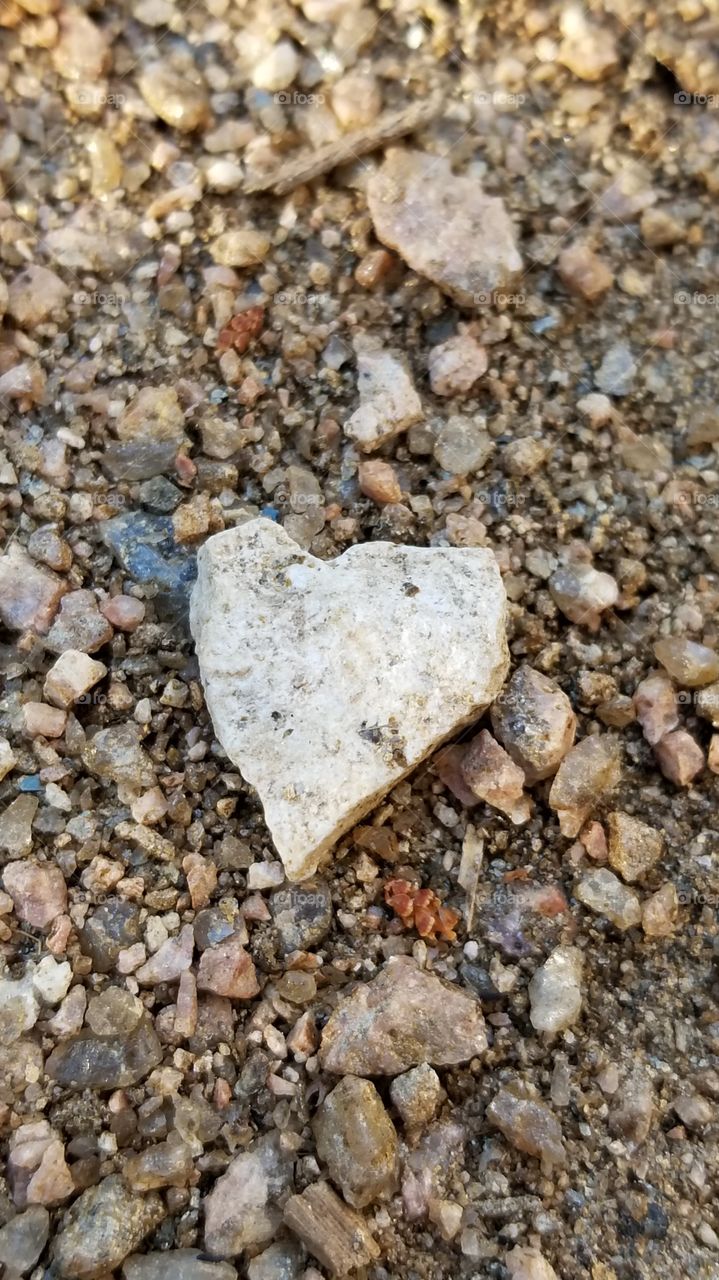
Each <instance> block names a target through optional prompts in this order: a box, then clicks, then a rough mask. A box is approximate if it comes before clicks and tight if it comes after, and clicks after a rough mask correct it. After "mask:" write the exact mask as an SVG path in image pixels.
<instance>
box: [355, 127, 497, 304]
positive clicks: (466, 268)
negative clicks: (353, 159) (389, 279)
mask: <svg viewBox="0 0 719 1280" xmlns="http://www.w3.org/2000/svg"><path fill="white" fill-rule="evenodd" d="M367 203H368V207H369V212H370V216H371V218H372V222H373V223H374V229H375V233H376V235H377V238H378V239H379V240H381V241H382V243H383V244H386V245H387V246H388V247H389V248H390V249H396V250H397V252H398V253H400V254H401V255H402V257H403V258H404V260H405V262H406V263H407V264H408V265H409V266H410V267H411V268H412V270H413V271H417V272H419V274H420V275H423V276H426V277H427V278H428V279H429V280H432V281H433V282H434V283H435V284H437V285H439V287H440V288H441V289H444V291H445V292H446V293H448V294H449V295H450V296H451V297H452V298H454V299H455V300H456V301H457V302H459V303H461V305H462V306H465V307H474V306H479V307H486V305H487V303H488V302H489V301H490V297H489V295H491V293H492V292H493V291H494V290H497V289H500V288H501V287H502V286H504V285H508V284H510V283H511V281H512V280H513V279H514V277H515V276H516V275H517V274H518V272H519V271H521V269H522V259H521V257H520V255H519V253H518V251H517V246H516V243H515V233H514V227H513V226H512V222H511V219H510V217H509V214H508V213H507V211H506V209H505V207H504V204H503V202H502V201H501V200H500V199H498V198H497V197H496V196H488V195H485V193H484V192H483V191H482V188H481V186H480V184H479V181H478V180H477V178H474V177H471V176H470V175H461V174H455V173H453V172H452V168H451V164H450V161H449V160H448V159H447V158H445V157H443V156H439V155H429V154H427V153H425V152H422V151H412V150H410V149H408V148H405V147H391V148H390V149H389V150H388V151H387V153H386V156H385V160H384V162H383V164H381V165H380V167H379V169H378V170H377V171H376V173H374V174H372V175H371V176H370V179H369V183H368V185H367Z"/></svg>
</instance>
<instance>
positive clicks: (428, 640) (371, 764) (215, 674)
mask: <svg viewBox="0 0 719 1280" xmlns="http://www.w3.org/2000/svg"><path fill="white" fill-rule="evenodd" d="M198 570H199V577H198V581H197V584H196V586H195V589H194V591H193V595H192V603H191V626H192V632H193V635H194V637H195V642H196V645H197V653H198V657H199V660H200V671H201V674H202V679H203V683H204V686H205V694H206V699H207V705H208V709H209V711H210V714H211V716H212V720H213V724H214V727H215V732H216V734H217V736H218V738H219V739H220V742H221V743H222V745H223V747H224V749H225V751H226V752H227V754H228V755H229V757H230V759H231V760H232V761H233V763H235V764H237V765H238V766H239V768H240V769H241V770H242V773H243V776H244V777H245V778H246V780H247V781H248V782H250V783H251V784H252V785H253V786H255V787H256V788H257V790H258V792H259V795H260V798H261V800H262V802H263V805H264V810H265V819H266V821H267V824H268V826H269V828H270V831H271V833H272V837H273V839H274V842H275V846H276V848H277V851H278V853H279V854H280V856H281V858H282V860H283V862H284V864H285V870H286V872H287V875H288V877H289V878H290V879H291V880H299V879H303V878H304V877H306V876H309V875H311V874H312V872H313V871H314V870H315V868H316V867H317V864H318V862H319V861H320V859H321V858H322V857H323V856H324V855H325V854H326V853H327V852H328V851H329V850H330V849H331V847H332V845H333V844H334V843H335V841H336V840H337V839H338V838H339V837H340V836H341V835H342V834H343V833H344V832H345V831H346V830H348V828H349V827H351V826H354V825H355V823H356V822H357V821H358V820H359V819H360V818H361V817H362V816H363V815H364V814H365V813H367V812H368V810H369V809H371V808H372V807H373V805H375V804H376V803H377V801H378V800H380V799H381V798H382V796H383V795H384V794H385V793H386V792H387V791H388V790H389V788H390V787H391V786H393V785H394V783H396V782H398V781H399V779H400V778H402V777H404V775H405V774H406V773H408V772H409V771H410V770H411V769H412V768H414V767H415V765H417V764H418V763H419V762H420V761H421V760H422V759H424V757H425V756H427V755H428V754H429V752H430V751H432V749H433V748H434V747H435V746H436V745H437V744H439V743H441V742H442V741H443V740H444V739H445V738H447V737H448V736H449V735H450V734H452V733H454V732H456V731H457V730H458V729H459V728H461V727H462V726H463V725H465V724H467V723H470V722H471V721H473V720H474V719H476V718H477V716H478V715H479V714H480V712H481V710H482V709H483V708H484V707H486V706H487V705H488V704H489V703H490V702H491V701H492V700H493V698H494V697H495V696H496V694H497V693H498V692H499V689H500V688H501V684H502V681H503V678H504V674H505V671H506V667H507V648H506V640H505V634H504V610H505V597H504V590H503V587H502V583H501V579H500V577H499V571H498V568H497V564H496V561H495V559H494V557H493V555H492V554H491V552H489V551H486V550H484V549H482V548H471V549H464V548H463V549H455V548H431V549H429V550H424V549H420V548H415V547H398V546H394V545H390V544H386V543H381V542H375V543H366V544H363V545H361V546H356V547H352V548H350V549H349V550H348V551H347V552H345V554H344V555H343V556H340V557H339V558H338V559H336V560H332V561H329V562H323V561H320V560H316V559H315V558H314V557H313V556H311V555H309V554H306V553H303V552H302V551H301V550H300V548H299V547H298V546H297V545H296V543H294V542H293V541H292V540H291V539H290V538H289V537H288V535H287V534H286V533H285V532H284V531H283V530H282V529H280V528H279V527H278V526H277V525H275V524H273V523H272V522H271V521H269V520H264V519H259V520H252V521H250V522H249V523H247V524H244V525H242V526H240V527H238V528H236V529H232V530H228V531H227V532H225V533H222V534H218V535H216V536H215V537H214V538H210V539H209V541H208V542H206V543H205V545H204V546H203V547H202V548H201V549H200V552H199V554H198Z"/></svg>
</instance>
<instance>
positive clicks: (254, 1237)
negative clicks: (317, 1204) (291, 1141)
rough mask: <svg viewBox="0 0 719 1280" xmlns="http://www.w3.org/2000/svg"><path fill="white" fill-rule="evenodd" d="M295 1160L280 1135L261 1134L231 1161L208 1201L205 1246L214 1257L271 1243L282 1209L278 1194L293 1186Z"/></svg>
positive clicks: (280, 1218) (227, 1255) (229, 1256)
mask: <svg viewBox="0 0 719 1280" xmlns="http://www.w3.org/2000/svg"><path fill="white" fill-rule="evenodd" d="M291 1178H292V1162H291V1161H290V1160H289V1158H288V1156H287V1155H285V1154H284V1153H283V1152H282V1151H281V1149H280V1146H279V1142H278V1141H277V1136H276V1135H270V1136H268V1137H264V1138H260V1139H258V1141H257V1142H255V1143H254V1145H253V1146H252V1147H251V1148H250V1149H249V1150H248V1151H243V1152H242V1153H241V1154H240V1155H238V1156H235V1159H234V1160H233V1161H232V1163H231V1164H230V1165H229V1166H228V1168H227V1170H226V1172H225V1173H223V1175H222V1177H221V1178H218V1179H217V1182H216V1183H215V1185H214V1186H213V1188H212V1190H211V1191H210V1193H209V1195H208V1196H207V1198H206V1200H205V1248H206V1249H207V1252H208V1253H210V1254H212V1256H213V1257H214V1258H232V1257H234V1256H235V1254H237V1253H241V1252H242V1250H243V1249H247V1248H249V1247H251V1246H252V1247H255V1246H257V1245H263V1244H269V1243H270V1241H271V1240H272V1239H274V1237H275V1235H276V1234H277V1228H278V1226H279V1224H280V1222H281V1220H282V1214H281V1213H280V1211H279V1209H278V1207H277V1203H276V1202H277V1200H278V1198H279V1197H280V1196H281V1195H282V1194H283V1192H285V1191H286V1190H287V1189H288V1187H289V1186H290V1183H291Z"/></svg>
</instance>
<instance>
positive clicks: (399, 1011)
mask: <svg viewBox="0 0 719 1280" xmlns="http://www.w3.org/2000/svg"><path fill="white" fill-rule="evenodd" d="M486 1047H487V1037H486V1033H485V1029H484V1018H483V1016H482V1009H481V1006H480V1004H479V1002H478V1001H477V1000H475V999H474V997H473V996H470V995H468V994H467V992H466V991H463V990H462V989H461V987H457V986H454V985H453V984H451V983H447V982H441V981H440V980H439V978H436V977H435V976H434V974H431V973H426V972H425V971H424V970H422V969H418V968H417V966H416V965H415V964H414V962H413V961H411V960H405V959H403V958H399V957H398V958H396V959H394V960H392V961H390V962H389V964H387V965H386V966H385V968H384V969H382V970H381V972H380V973H378V974H377V976H376V977H375V978H373V979H372V981H371V982H365V983H362V984H361V985H360V986H358V987H356V988H355V990H354V991H353V992H352V993H351V995H349V996H346V997H345V998H344V999H343V1000H341V1001H340V1003H339V1004H338V1006H337V1008H336V1009H335V1011H334V1013H333V1014H332V1015H331V1017H330V1019H329V1021H328V1023H327V1025H326V1027H325V1029H324V1031H323V1033H322V1043H321V1045H320V1054H319V1056H320V1063H321V1065H322V1066H323V1067H324V1069H325V1071H332V1072H335V1073H337V1074H343V1073H345V1072H347V1073H349V1074H352V1075H358V1076H395V1075H399V1074H400V1072H403V1071H407V1070H408V1069H409V1068H410V1067H416V1066H419V1065H420V1063H423V1062H428V1063H430V1064H432V1063H433V1064H434V1065H435V1066H448V1065H450V1064H453V1063H457V1062H467V1061H468V1059H470V1058H474V1057H478V1056H479V1055H480V1054H482V1053H484V1050H485V1049H486Z"/></svg>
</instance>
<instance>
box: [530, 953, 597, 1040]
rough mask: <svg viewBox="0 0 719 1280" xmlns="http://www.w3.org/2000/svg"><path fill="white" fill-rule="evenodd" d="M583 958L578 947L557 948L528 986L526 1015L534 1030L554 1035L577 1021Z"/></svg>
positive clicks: (579, 1006)
mask: <svg viewBox="0 0 719 1280" xmlns="http://www.w3.org/2000/svg"><path fill="white" fill-rule="evenodd" d="M583 967H584V959H583V956H582V953H581V951H580V950H579V949H578V948H577V947H557V948H556V950H554V951H553V952H552V954H551V955H550V956H548V957H547V959H546V960H545V962H544V964H543V965H542V966H541V967H540V968H539V969H537V972H536V973H535V974H534V977H533V978H532V980H531V982H530V984H529V1003H530V1005H531V1013H530V1015H529V1018H530V1021H531V1023H532V1026H533V1027H534V1028H535V1029H536V1030H537V1031H547V1032H549V1034H550V1035H551V1034H554V1033H555V1032H557V1031H564V1030H566V1028H567V1027H571V1026H572V1024H573V1023H574V1022H576V1021H577V1018H578V1017H579V1015H580V1013H581V1011H582V985H581V984H582V969H583Z"/></svg>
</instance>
